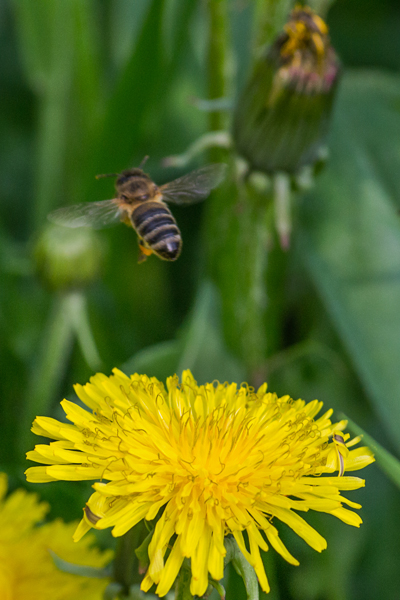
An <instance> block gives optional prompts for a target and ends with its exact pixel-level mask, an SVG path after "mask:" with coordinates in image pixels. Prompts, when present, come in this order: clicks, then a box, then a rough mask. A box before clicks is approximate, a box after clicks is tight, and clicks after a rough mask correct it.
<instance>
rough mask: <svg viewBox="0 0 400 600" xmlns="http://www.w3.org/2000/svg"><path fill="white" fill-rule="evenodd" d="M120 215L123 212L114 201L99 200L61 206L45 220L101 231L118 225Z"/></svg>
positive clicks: (65, 225) (66, 225)
mask: <svg viewBox="0 0 400 600" xmlns="http://www.w3.org/2000/svg"><path fill="white" fill-rule="evenodd" d="M122 214H123V210H121V209H120V208H119V206H118V205H117V204H116V202H115V200H101V201H100V202H84V203H83V204H74V205H72V206H63V207H62V208H58V209H57V210H53V212H51V213H50V214H49V215H47V218H48V220H49V221H51V222H52V223H55V224H56V225H63V226H64V227H73V228H75V227H91V228H92V229H102V228H103V227H109V226H110V225H115V224H116V223H118V222H119V221H120V220H121V216H122Z"/></svg>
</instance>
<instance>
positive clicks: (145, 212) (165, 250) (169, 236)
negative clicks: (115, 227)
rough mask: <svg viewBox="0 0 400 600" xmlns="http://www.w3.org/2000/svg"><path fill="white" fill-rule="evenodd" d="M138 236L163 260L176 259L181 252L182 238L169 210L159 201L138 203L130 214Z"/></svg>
mask: <svg viewBox="0 0 400 600" xmlns="http://www.w3.org/2000/svg"><path fill="white" fill-rule="evenodd" d="M131 221H132V225H133V227H134V228H135V230H136V232H137V234H138V236H139V237H140V238H141V239H142V240H144V242H145V243H146V244H147V245H148V246H149V247H150V248H151V249H152V250H153V252H154V253H155V254H157V256H159V257H160V258H164V259H165V260H176V259H177V258H178V256H179V255H180V253H181V248H182V238H181V233H180V231H179V229H178V226H177V224H176V221H175V219H174V217H173V216H172V214H171V212H170V210H169V209H168V208H167V207H166V206H165V204H162V203H161V202H152V201H149V202H144V203H143V204H139V206H138V207H137V208H135V210H134V211H133V213H132V215H131Z"/></svg>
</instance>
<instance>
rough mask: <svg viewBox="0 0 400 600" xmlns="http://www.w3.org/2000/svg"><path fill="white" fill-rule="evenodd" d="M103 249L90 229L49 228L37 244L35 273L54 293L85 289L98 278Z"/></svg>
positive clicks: (50, 226)
mask: <svg viewBox="0 0 400 600" xmlns="http://www.w3.org/2000/svg"><path fill="white" fill-rule="evenodd" d="M103 254H104V252H103V245H102V243H101V241H100V239H99V237H98V235H97V233H96V232H95V231H93V230H91V229H85V228H79V229H69V228H68V227H59V226H58V225H47V226H46V229H45V230H44V231H43V232H42V234H41V236H40V237H39V240H38V242H37V244H36V247H35V251H34V255H35V261H36V270H37V272H38V275H39V277H40V278H41V280H42V281H43V282H44V284H45V285H46V286H47V287H49V288H50V289H53V290H66V289H71V288H82V287H84V286H86V285H87V284H89V283H90V282H91V281H93V280H94V279H96V278H97V276H98V275H99V271H100V268H101V263H102V258H103Z"/></svg>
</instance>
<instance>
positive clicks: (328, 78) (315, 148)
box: [234, 7, 339, 173]
mask: <svg viewBox="0 0 400 600" xmlns="http://www.w3.org/2000/svg"><path fill="white" fill-rule="evenodd" d="M338 73H339V64H338V60H337V57H336V54H335V51H334V50H333V48H332V46H331V45H330V41H329V36H328V28H327V26H326V24H325V23H324V21H323V20H322V19H321V18H320V17H319V16H318V15H317V14H316V13H315V12H313V11H312V10H311V9H310V8H308V7H296V8H295V9H294V10H293V11H292V13H291V15H290V18H289V21H288V22H287V23H286V25H285V27H284V31H283V32H282V33H281V34H280V35H279V36H278V37H277V38H276V40H275V41H274V43H273V44H272V46H271V48H270V49H269V51H268V52H267V53H266V54H265V55H264V56H262V57H261V58H260V59H259V60H258V61H257V63H256V65H255V68H254V71H253V74H252V76H251V78H250V80H249V82H248V84H247V86H246V88H245V90H244V92H243V93H242V95H241V97H240V99H239V102H238V104H237V107H236V109H235V116H234V139H235V143H236V147H237V149H238V151H239V152H240V153H241V154H242V155H243V156H244V157H245V158H246V159H247V160H248V161H249V163H250V165H251V167H252V168H253V169H257V170H260V171H265V172H267V173H274V172H276V171H286V172H288V173H293V172H296V171H298V170H299V169H300V168H301V167H303V166H305V165H310V164H313V163H314V162H315V161H316V160H317V159H318V157H319V151H320V148H321V145H322V144H323V142H324V138H325V135H326V132H327V126H328V121H329V115H330V112H331V107H332V101H333V96H334V91H335V89H336V85H335V84H336V82H337V79H338Z"/></svg>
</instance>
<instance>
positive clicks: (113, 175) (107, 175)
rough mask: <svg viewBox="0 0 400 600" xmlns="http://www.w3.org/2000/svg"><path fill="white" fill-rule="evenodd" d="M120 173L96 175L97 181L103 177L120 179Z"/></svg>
mask: <svg viewBox="0 0 400 600" xmlns="http://www.w3.org/2000/svg"><path fill="white" fill-rule="evenodd" d="M118 175H119V173H105V174H104V175H96V179H102V178H103V177H118Z"/></svg>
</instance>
